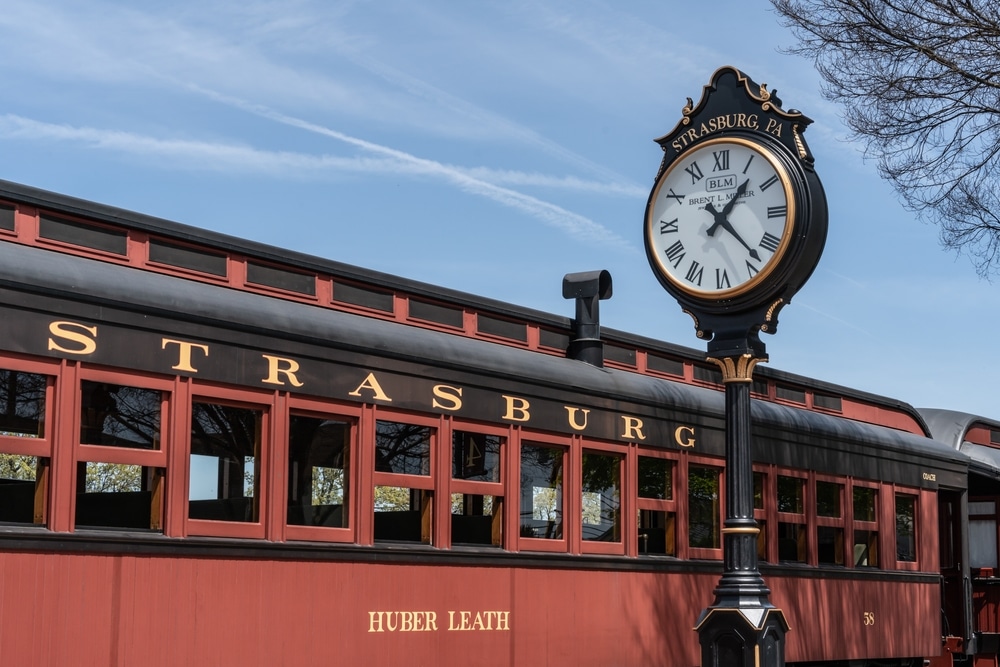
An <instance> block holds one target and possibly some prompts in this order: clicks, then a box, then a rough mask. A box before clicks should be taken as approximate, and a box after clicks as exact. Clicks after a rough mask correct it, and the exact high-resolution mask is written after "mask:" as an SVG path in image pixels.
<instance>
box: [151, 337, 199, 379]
mask: <svg viewBox="0 0 1000 667" xmlns="http://www.w3.org/2000/svg"><path fill="white" fill-rule="evenodd" d="M167 345H176V346H177V347H178V356H177V364H176V365H174V366H171V367H170V368H171V369H173V370H175V371H186V372H188V373H197V372H198V369H197V368H195V367H194V366H192V365H191V350H192V349H193V348H198V349H199V350H201V351H202V352H204V353H205V356H206V357H207V356H208V345H202V344H201V343H189V342H187V341H185V340H174V339H172V338H164V339H163V340H162V342H161V343H160V349H161V350H165V349H167Z"/></svg>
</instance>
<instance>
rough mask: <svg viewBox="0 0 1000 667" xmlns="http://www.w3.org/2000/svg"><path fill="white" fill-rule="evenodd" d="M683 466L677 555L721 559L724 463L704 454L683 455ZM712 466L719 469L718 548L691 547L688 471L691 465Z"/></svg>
mask: <svg viewBox="0 0 1000 667" xmlns="http://www.w3.org/2000/svg"><path fill="white" fill-rule="evenodd" d="M681 461H682V466H683V486H682V488H681V489H680V490H679V491H678V493H683V494H684V495H683V498H684V500H683V503H682V505H681V507H682V510H681V511H680V512H679V513H678V514H679V515H681V516H683V521H680V517H679V518H678V524H677V533H678V534H679V535H681V536H682V539H681V541H680V543H678V545H677V557H678V558H681V559H690V560H722V558H723V550H724V549H725V545H726V540H725V533H723V532H722V529H723V528H725V525H726V463H725V461H721V460H719V459H713V458H709V457H704V456H691V455H688V456H685V457H682V458H681ZM692 466H694V467H699V468H714V469H717V470H718V471H719V500H718V510H717V512H718V514H717V517H716V518H717V520H718V525H719V546H718V548H708V547H693V546H691V505H690V500H691V498H690V484H689V482H690V471H691V467H692Z"/></svg>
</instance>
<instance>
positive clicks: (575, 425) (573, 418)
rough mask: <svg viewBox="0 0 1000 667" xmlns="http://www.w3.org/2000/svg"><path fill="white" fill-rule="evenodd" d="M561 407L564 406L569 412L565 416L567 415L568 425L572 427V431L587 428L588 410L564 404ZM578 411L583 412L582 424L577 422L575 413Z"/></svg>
mask: <svg viewBox="0 0 1000 667" xmlns="http://www.w3.org/2000/svg"><path fill="white" fill-rule="evenodd" d="M563 407H564V408H566V412H567V413H569V414H568V415H567V416H568V417H569V427H570V428H571V429H573V430H574V431H582V430H583V429H585V428H587V415H589V414H590V410H588V409H580V408H574V407H573V406H571V405H564V406H563ZM578 412H582V413H583V423H582V424H579V423H577V420H576V413H578Z"/></svg>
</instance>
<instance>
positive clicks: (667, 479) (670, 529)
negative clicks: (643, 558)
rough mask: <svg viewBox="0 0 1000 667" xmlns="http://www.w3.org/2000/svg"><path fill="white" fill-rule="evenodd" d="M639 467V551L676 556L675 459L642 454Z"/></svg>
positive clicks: (641, 552)
mask: <svg viewBox="0 0 1000 667" xmlns="http://www.w3.org/2000/svg"><path fill="white" fill-rule="evenodd" d="M638 468H639V488H638V496H639V501H638V502H639V510H638V512H639V514H638V528H639V530H638V533H637V536H638V552H639V553H640V554H658V555H661V556H676V555H677V536H676V527H677V512H676V509H675V503H674V469H675V462H674V461H672V460H670V459H664V458H658V457H652V456H639V461H638Z"/></svg>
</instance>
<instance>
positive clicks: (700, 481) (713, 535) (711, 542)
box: [687, 465, 722, 549]
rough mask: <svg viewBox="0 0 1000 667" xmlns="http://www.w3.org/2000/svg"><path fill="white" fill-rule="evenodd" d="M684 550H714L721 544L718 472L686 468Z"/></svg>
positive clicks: (720, 471) (706, 467)
mask: <svg viewBox="0 0 1000 667" xmlns="http://www.w3.org/2000/svg"><path fill="white" fill-rule="evenodd" d="M687 477H688V479H687V483H688V546H689V547H691V548H693V549H718V548H720V547H721V544H722V525H721V510H720V506H719V499H720V497H721V496H720V481H721V478H722V470H721V469H720V468H714V467H708V466H701V465H690V466H688V476H687Z"/></svg>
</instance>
